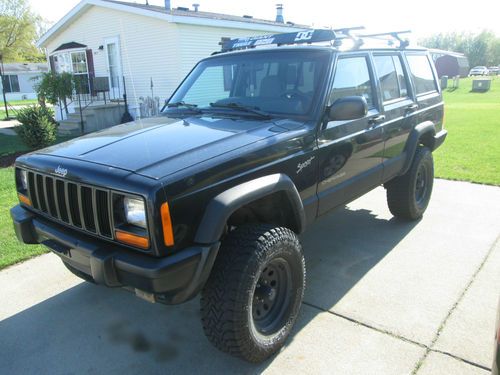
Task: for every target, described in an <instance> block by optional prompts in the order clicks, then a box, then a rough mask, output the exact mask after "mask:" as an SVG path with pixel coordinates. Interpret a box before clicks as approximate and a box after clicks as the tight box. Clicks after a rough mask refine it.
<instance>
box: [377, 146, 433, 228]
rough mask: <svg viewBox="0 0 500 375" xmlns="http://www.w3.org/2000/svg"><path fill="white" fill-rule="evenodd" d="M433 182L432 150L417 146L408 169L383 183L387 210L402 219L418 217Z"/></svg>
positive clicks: (425, 206) (428, 199)
mask: <svg viewBox="0 0 500 375" xmlns="http://www.w3.org/2000/svg"><path fill="white" fill-rule="evenodd" d="M433 183H434V161H433V158H432V152H431V151H430V150H429V149H428V148H427V147H424V146H419V147H418V148H417V151H416V152H415V156H414V157H413V162H412V164H411V166H410V169H409V170H408V171H407V172H406V173H405V174H404V175H402V176H399V177H396V178H394V179H393V180H391V181H389V182H388V183H386V185H385V187H386V189H387V204H388V205H389V210H390V211H391V213H392V214H393V215H394V216H396V217H399V218H402V219H406V220H417V219H420V218H421V217H422V215H423V214H424V212H425V210H426V209H427V205H428V204H429V201H430V199H431V194H432V186H433Z"/></svg>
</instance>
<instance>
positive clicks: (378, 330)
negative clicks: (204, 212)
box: [302, 301, 491, 374]
mask: <svg viewBox="0 0 500 375" xmlns="http://www.w3.org/2000/svg"><path fill="white" fill-rule="evenodd" d="M302 304H304V305H306V306H309V307H312V308H315V309H318V310H320V311H323V312H327V313H329V314H332V315H334V316H336V317H339V318H341V319H345V320H348V321H350V322H351V323H355V324H358V325H360V326H363V327H365V328H368V329H371V330H373V331H376V332H379V333H382V334H385V335H388V336H391V337H393V338H395V339H398V340H401V341H404V342H407V343H410V344H413V345H417V346H419V347H421V348H423V349H426V353H425V354H424V355H425V357H422V358H421V359H420V360H419V362H420V361H422V362H423V360H424V359H425V358H426V357H427V355H428V354H429V352H435V353H439V354H443V355H446V356H448V357H452V358H453V359H456V360H457V361H461V362H465V363H467V364H469V365H471V366H475V367H479V368H481V369H483V370H486V371H491V368H488V367H485V366H483V365H481V364H479V363H476V362H472V361H469V360H468V359H465V358H462V357H459V356H456V355H454V354H452V353H449V352H444V351H442V350H438V349H432V348H431V347H429V346H427V345H425V344H422V343H421V342H418V341H414V340H412V339H409V338H407V337H404V336H401V335H398V334H396V333H394V332H391V331H388V330H384V329H381V328H378V327H375V326H371V325H369V324H367V323H364V322H362V321H360V320H356V319H354V318H351V317H349V316H346V315H343V314H339V313H336V312H334V311H330V310H328V309H324V308H322V307H320V306H316V305H314V304H312V303H309V302H305V301H303V302H302ZM431 345H432V344H431ZM420 365H421V364H420ZM419 367H420V366H419ZM417 370H418V369H417ZM414 373H415V370H413V372H412V374H414Z"/></svg>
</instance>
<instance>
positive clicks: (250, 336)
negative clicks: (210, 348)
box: [201, 224, 305, 362]
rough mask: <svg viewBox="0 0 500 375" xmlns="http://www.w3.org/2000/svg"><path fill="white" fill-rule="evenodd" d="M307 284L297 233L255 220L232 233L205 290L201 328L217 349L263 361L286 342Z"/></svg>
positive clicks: (220, 253)
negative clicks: (257, 222)
mask: <svg viewBox="0 0 500 375" xmlns="http://www.w3.org/2000/svg"><path fill="white" fill-rule="evenodd" d="M304 287H305V262H304V257H303V255H302V248H301V246H300V243H299V240H298V238H297V236H296V235H295V233H293V232H292V231H291V230H289V229H287V228H282V227H273V226H270V225H264V224H256V225H245V226H242V227H240V228H237V229H236V230H234V231H232V232H231V233H229V235H228V236H227V238H226V239H225V240H224V241H223V243H222V246H221V249H220V251H219V254H218V256H217V260H216V261H215V264H214V267H213V269H212V272H211V275H210V277H209V279H208V281H207V284H206V285H205V287H204V289H203V291H202V297H201V315H202V324H203V329H204V331H205V334H206V336H207V338H208V339H209V340H210V342H211V343H212V344H213V345H214V346H215V347H217V348H218V349H220V350H222V351H224V352H226V353H229V354H232V355H234V356H237V357H240V358H243V359H245V360H247V361H249V362H261V361H263V360H264V359H266V358H268V357H269V356H271V355H272V354H273V353H275V352H276V351H278V350H279V349H280V348H281V347H282V346H283V345H284V343H285V341H286V339H287V337H288V335H289V334H290V331H291V330H292V327H293V325H294V323H295V320H296V318H297V315H298V312H299V309H300V305H301V303H302V298H303V295H304Z"/></svg>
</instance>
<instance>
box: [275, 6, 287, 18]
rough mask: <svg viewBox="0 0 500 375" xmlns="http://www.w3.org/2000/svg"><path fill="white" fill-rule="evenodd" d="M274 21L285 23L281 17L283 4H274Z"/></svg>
mask: <svg viewBox="0 0 500 375" xmlns="http://www.w3.org/2000/svg"><path fill="white" fill-rule="evenodd" d="M276 22H279V23H285V20H284V19H283V4H276Z"/></svg>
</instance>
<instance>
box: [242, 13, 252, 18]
mask: <svg viewBox="0 0 500 375" xmlns="http://www.w3.org/2000/svg"><path fill="white" fill-rule="evenodd" d="M243 18H253V16H249V15H248V14H244V15H243Z"/></svg>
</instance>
